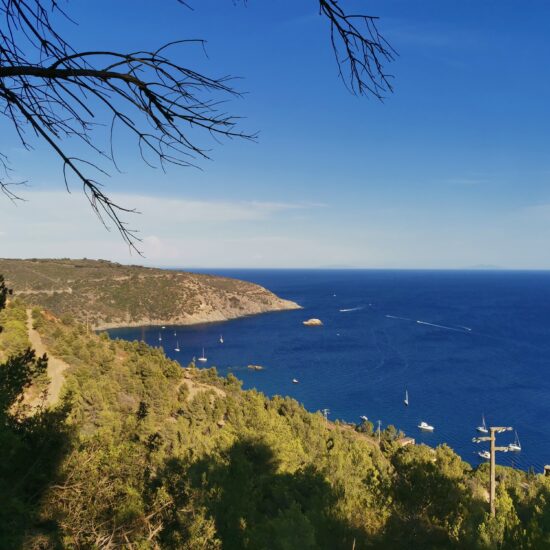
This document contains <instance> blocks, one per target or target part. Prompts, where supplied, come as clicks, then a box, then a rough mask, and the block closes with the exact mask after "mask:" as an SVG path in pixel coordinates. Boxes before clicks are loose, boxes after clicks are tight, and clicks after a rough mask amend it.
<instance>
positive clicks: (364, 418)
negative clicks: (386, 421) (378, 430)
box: [359, 415, 369, 422]
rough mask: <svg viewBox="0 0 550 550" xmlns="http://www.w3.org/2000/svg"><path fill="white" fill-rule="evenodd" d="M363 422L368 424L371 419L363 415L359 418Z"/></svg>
mask: <svg viewBox="0 0 550 550" xmlns="http://www.w3.org/2000/svg"><path fill="white" fill-rule="evenodd" d="M359 418H360V419H361V420H362V421H363V422H368V421H369V419H368V418H367V417H366V416H365V415H362V416H360V417H359Z"/></svg>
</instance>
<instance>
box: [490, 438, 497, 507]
mask: <svg viewBox="0 0 550 550" xmlns="http://www.w3.org/2000/svg"><path fill="white" fill-rule="evenodd" d="M490 442H491V465H490V466H491V468H490V473H489V475H490V481H489V507H490V510H491V516H493V517H494V516H495V470H496V465H495V429H494V428H491V439H490Z"/></svg>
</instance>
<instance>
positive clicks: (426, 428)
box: [418, 421, 434, 432]
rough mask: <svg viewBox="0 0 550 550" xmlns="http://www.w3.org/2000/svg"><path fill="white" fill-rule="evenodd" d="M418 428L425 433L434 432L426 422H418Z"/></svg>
mask: <svg viewBox="0 0 550 550" xmlns="http://www.w3.org/2000/svg"><path fill="white" fill-rule="evenodd" d="M418 427H419V428H420V429H421V430H424V431H425V432H433V431H434V427H433V426H430V425H429V424H428V423H427V422H424V421H422V422H420V424H418Z"/></svg>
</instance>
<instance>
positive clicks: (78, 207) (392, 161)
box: [0, 0, 550, 269]
mask: <svg viewBox="0 0 550 550" xmlns="http://www.w3.org/2000/svg"><path fill="white" fill-rule="evenodd" d="M123 4H124V3H123V2H120V3H112V2H107V0H100V1H98V2H95V3H94V4H93V7H92V5H91V4H90V5H88V4H83V3H81V4H78V3H76V2H73V3H69V4H68V12H69V14H70V15H71V16H72V17H73V18H74V19H75V20H77V21H79V26H78V27H75V26H74V25H72V24H71V23H70V22H68V21H66V22H61V28H62V30H63V31H66V32H67V33H68V35H69V37H70V38H71V40H74V41H75V43H76V44H77V45H78V46H79V47H80V46H82V48H83V49H86V48H93V47H97V46H98V44H101V46H102V47H103V46H104V47H106V48H107V47H109V48H113V49H123V50H128V49H130V50H132V49H141V48H154V47H156V46H158V45H160V44H162V43H165V42H169V41H171V40H177V39H181V38H190V37H191V38H195V37H202V38H205V39H207V41H208V44H207V51H208V58H205V57H204V54H203V52H202V50H201V49H200V48H196V49H192V48H191V49H189V50H185V52H184V53H185V54H186V55H187V56H189V59H187V58H185V59H182V62H184V64H187V65H191V66H193V67H194V66H196V67H199V68H201V69H202V70H205V71H207V72H208V73H209V74H214V75H223V74H232V75H238V76H242V77H243V80H240V81H237V82H236V86H237V88H238V89H239V90H242V91H245V92H247V94H246V95H245V96H244V97H243V98H242V99H238V100H235V101H232V102H231V103H230V104H228V106H227V110H228V111H229V112H231V113H234V114H238V115H241V116H244V117H246V118H245V119H244V120H243V121H242V127H243V128H244V129H246V130H249V131H256V130H258V131H259V132H260V136H259V141H258V143H249V142H244V141H243V142H241V141H238V140H235V141H231V142H224V143H223V144H216V143H206V144H205V145H208V146H209V147H210V146H211V149H212V150H211V155H212V158H213V161H211V162H210V161H205V162H202V163H200V166H201V168H202V171H199V170H196V169H191V168H187V169H177V168H176V167H171V168H170V169H169V170H168V172H167V173H166V174H164V173H162V172H161V171H159V170H153V169H150V168H148V167H147V166H146V165H144V163H143V162H142V161H141V159H140V158H139V154H138V151H137V150H136V148H135V147H129V146H127V144H126V143H124V142H122V143H119V150H120V153H119V155H118V157H117V161H118V164H119V166H120V168H121V173H116V172H113V173H112V174H111V177H110V178H108V179H107V180H106V181H105V183H106V185H107V186H108V187H107V190H109V191H110V192H111V193H113V194H114V195H115V196H116V197H118V198H119V199H121V201H123V204H124V205H125V206H128V207H135V208H136V209H137V210H138V211H140V212H141V215H135V216H132V217H130V218H129V221H130V225H131V226H132V227H136V228H138V229H139V230H140V235H141V238H142V239H143V243H142V250H143V252H144V254H145V259H142V258H140V257H139V256H137V255H136V254H135V253H134V254H130V252H129V250H128V247H127V246H126V245H125V244H124V243H123V242H122V240H121V238H120V236H119V235H118V233H117V232H116V231H114V230H113V231H111V232H107V231H105V229H104V228H103V226H102V225H101V224H100V222H99V221H98V220H97V218H96V217H95V216H94V214H93V213H92V211H91V210H90V208H89V206H88V204H87V202H86V200H85V198H84V197H83V196H82V194H81V193H80V189H79V187H78V186H75V187H74V189H72V193H71V194H68V193H66V192H65V189H64V185H63V180H62V174H61V167H60V165H59V163H58V162H57V160H56V159H54V158H53V157H52V156H51V155H50V153H49V152H48V150H47V148H46V147H45V146H44V144H41V143H39V142H33V145H34V146H35V149H34V150H33V151H25V150H24V149H23V148H22V147H21V146H20V145H19V142H18V140H17V137H16V135H15V134H14V132H13V131H12V129H10V127H9V126H8V125H7V123H6V121H5V120H2V121H1V122H0V132H2V136H3V138H4V140H5V141H4V143H9V144H10V145H9V146H8V147H7V149H8V150H7V152H8V153H9V156H10V160H11V164H12V167H13V169H14V170H15V173H14V177H15V178H19V179H23V180H28V181H29V186H28V187H27V188H26V189H24V190H23V191H22V195H23V197H24V198H25V199H26V202H22V203H19V204H17V205H13V204H12V203H10V202H9V201H8V200H7V199H6V198H5V197H2V198H0V256H1V257H13V258H17V257H18V258H28V257H78V258H81V257H88V258H104V259H108V260H114V261H119V262H121V263H140V264H141V263H144V264H147V265H161V266H178V267H205V268H214V267H218V268H219V267H222V268H223V267H322V266H348V267H357V268H363V267H373V268H445V269H461V268H468V267H474V266H481V265H491V266H498V267H502V268H510V269H550V257H549V255H548V253H547V251H548V249H549V245H550V185H549V183H550V181H549V180H550V162H549V154H548V143H549V138H550V125H549V124H548V121H549V120H550V105H549V104H548V101H547V97H548V92H549V91H550V74H549V71H548V70H547V65H548V63H547V59H548V57H549V54H550V41H549V40H548V38H547V21H548V19H549V16H550V5H549V4H548V3H547V2H544V1H542V0H534V1H533V2H530V3H529V6H528V9H526V8H525V7H524V6H520V4H519V3H518V2H512V1H511V0H506V1H503V2H498V3H497V2H496V1H489V2H483V3H479V2H474V0H466V1H463V2H460V3H452V4H451V3H446V2H437V1H436V0H428V1H426V2H422V3H420V2H419V3H413V2H410V1H409V2H407V1H405V0H394V1H391V2H382V1H381V0H373V1H369V2H364V3H358V2H350V4H352V5H355V4H358V5H361V6H362V9H363V11H366V12H368V13H371V14H373V15H379V16H380V18H381V20H380V29H381V31H382V32H383V33H384V35H385V37H386V38H387V39H388V41H389V42H390V43H391V44H392V46H393V47H394V48H395V49H396V50H397V51H398V53H399V58H398V59H397V61H396V62H394V63H393V64H391V65H390V66H388V70H389V72H391V73H392V74H393V75H395V81H394V85H395V93H394V94H393V95H390V96H388V98H387V99H386V101H385V102H384V103H380V102H378V101H376V100H373V99H365V98H358V97H355V96H353V95H351V94H350V93H349V92H348V91H347V90H346V89H345V87H344V86H343V84H342V82H341V81H340V80H339V79H338V77H337V67H336V63H335V61H334V57H333V54H332V52H331V49H330V40H329V36H328V29H327V28H326V25H325V23H324V22H323V21H322V20H321V19H320V18H319V16H318V14H317V13H316V10H315V4H314V3H308V2H302V3H299V4H297V3H296V2H292V1H291V0H283V1H282V2H279V3H277V5H275V3H272V2H249V3H248V4H247V7H243V6H240V5H237V6H234V5H233V4H232V3H231V2H221V3H220V2H219V0H216V1H214V0H204V1H201V2H200V4H197V5H195V6H194V11H189V10H185V9H184V8H182V6H179V5H178V4H177V3H176V2H174V3H166V5H163V8H162V10H158V11H157V12H153V11H151V12H150V11H143V12H140V11H136V12H135V13H134V17H133V18H132V20H131V22H128V18H127V13H126V11H125V10H124V6H123ZM105 13H109V15H110V16H109V17H108V18H105V17H104V14H105ZM99 26H101V27H102V32H101V37H100V38H98V35H97V32H96V31H97V28H98V27H99Z"/></svg>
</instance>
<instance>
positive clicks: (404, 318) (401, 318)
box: [386, 315, 412, 321]
mask: <svg viewBox="0 0 550 550" xmlns="http://www.w3.org/2000/svg"><path fill="white" fill-rule="evenodd" d="M386 317H387V318H388V319H399V320H401V321H412V319H408V318H407V317H398V316H397V315H386Z"/></svg>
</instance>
